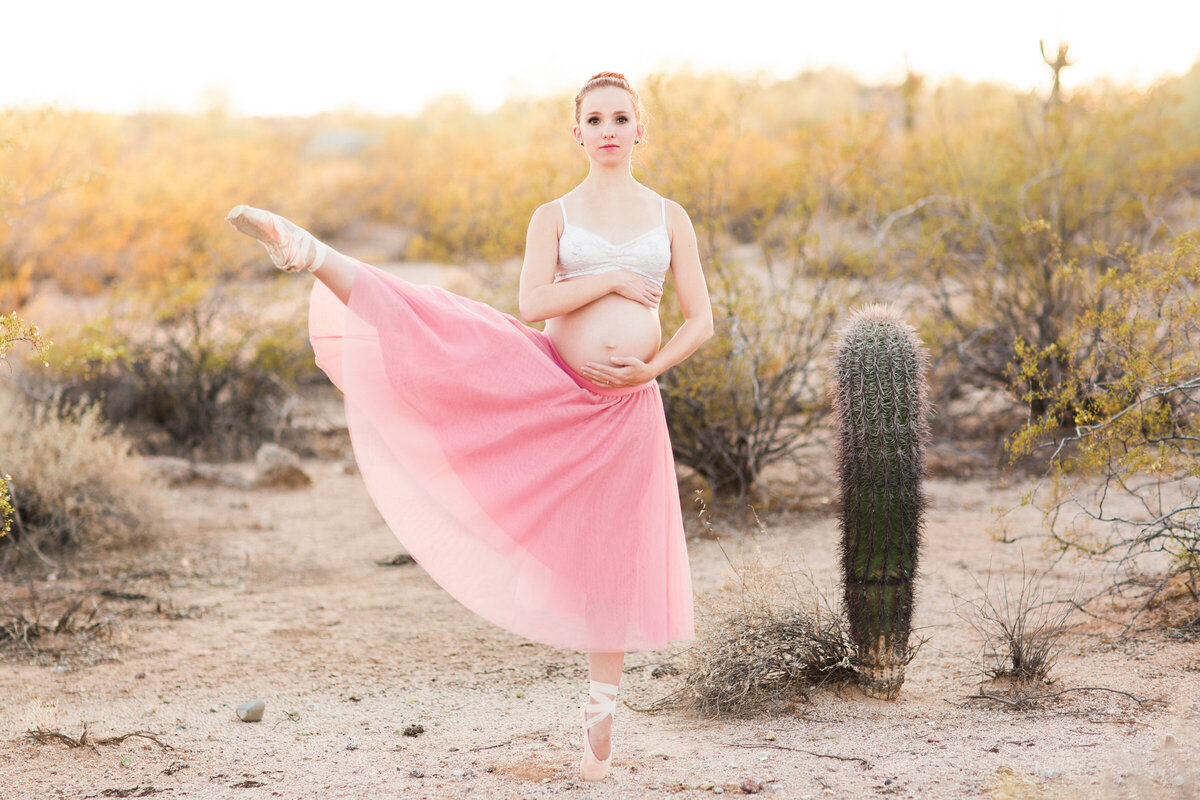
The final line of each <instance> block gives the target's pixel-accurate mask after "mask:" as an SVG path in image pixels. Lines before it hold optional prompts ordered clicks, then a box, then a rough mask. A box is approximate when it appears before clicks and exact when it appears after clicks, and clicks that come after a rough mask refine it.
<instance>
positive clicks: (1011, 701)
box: [964, 686, 1159, 708]
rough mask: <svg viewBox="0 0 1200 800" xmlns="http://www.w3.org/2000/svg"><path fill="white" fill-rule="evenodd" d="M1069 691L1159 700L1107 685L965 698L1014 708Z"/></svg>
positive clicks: (1150, 701) (1142, 702) (987, 694)
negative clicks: (1018, 694) (1009, 695)
mask: <svg viewBox="0 0 1200 800" xmlns="http://www.w3.org/2000/svg"><path fill="white" fill-rule="evenodd" d="M1068 692H1111V693H1113V694H1119V695H1121V696H1123V697H1128V698H1129V699H1130V700H1132V701H1133V702H1135V703H1137V704H1138V706H1139V707H1140V706H1142V705H1145V704H1146V703H1157V702H1159V701H1158V700H1155V699H1154V698H1152V697H1145V698H1142V697H1137V696H1135V695H1132V694H1130V693H1129V692H1123V691H1121V690H1120V689H1110V688H1108V687H1107V686H1076V687H1073V688H1070V689H1062V690H1061V691H1057V692H1051V693H1050V694H1037V695H1028V696H1022V697H1015V698H1013V697H1004V696H1002V695H998V694H989V693H988V692H983V691H981V692H980V693H979V694H973V695H968V696H967V697H965V698H964V699H965V700H967V701H968V702H969V701H971V700H992V701H995V702H997V703H1003V704H1004V705H1006V706H1012V707H1013V708H1025V707H1026V706H1028V705H1030V704H1031V703H1034V702H1037V701H1038V700H1051V699H1053V698H1055V697H1059V696H1061V695H1064V694H1067V693H1068Z"/></svg>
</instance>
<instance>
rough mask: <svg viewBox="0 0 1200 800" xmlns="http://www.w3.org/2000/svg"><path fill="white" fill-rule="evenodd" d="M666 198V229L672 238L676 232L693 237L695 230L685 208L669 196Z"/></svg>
mask: <svg viewBox="0 0 1200 800" xmlns="http://www.w3.org/2000/svg"><path fill="white" fill-rule="evenodd" d="M663 199H664V200H666V207H667V229H668V230H669V231H670V232H671V238H672V239H673V238H674V237H675V235H676V234H683V235H686V236H692V237H695V235H696V232H695V229H694V228H693V227H692V218H691V217H690V216H688V213H687V209H685V208H684V207H683V206H681V205H679V203H676V202H675V201H674V200H671V199H669V198H663Z"/></svg>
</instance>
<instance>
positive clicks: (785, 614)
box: [669, 565, 854, 717]
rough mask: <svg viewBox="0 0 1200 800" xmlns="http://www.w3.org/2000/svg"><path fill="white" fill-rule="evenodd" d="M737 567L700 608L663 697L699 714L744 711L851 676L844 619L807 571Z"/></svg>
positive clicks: (768, 707) (777, 706)
mask: <svg viewBox="0 0 1200 800" xmlns="http://www.w3.org/2000/svg"><path fill="white" fill-rule="evenodd" d="M736 572H737V583H736V584H734V585H733V586H732V587H730V591H729V592H728V593H725V594H724V595H723V596H722V595H718V596H716V597H714V598H710V599H709V600H708V602H707V605H705V606H702V609H703V610H702V615H701V619H700V623H701V624H700V635H699V637H698V639H697V642H696V644H694V645H693V646H692V647H691V648H690V649H689V650H688V651H687V652H686V653H685V655H684V664H683V669H682V679H683V685H682V687H681V688H680V689H679V691H678V692H676V693H675V695H673V696H672V697H671V698H669V702H671V703H679V704H682V705H684V706H686V707H689V708H692V709H694V710H695V711H696V712H697V713H699V714H701V715H702V716H705V717H722V716H744V715H749V714H755V713H761V712H764V711H778V710H781V709H782V708H784V707H786V706H788V705H791V704H794V703H797V702H803V701H805V700H807V699H808V697H809V694H810V692H812V691H813V690H815V689H817V688H819V687H821V686H823V685H826V684H829V683H838V682H845V681H847V680H851V679H852V678H853V675H854V673H853V670H852V669H851V666H850V664H851V661H852V658H851V656H852V648H851V644H850V638H849V630H848V627H847V623H846V620H845V617H844V616H843V615H842V614H841V613H840V612H838V611H837V610H835V609H833V608H831V606H830V605H829V604H828V603H827V602H826V600H825V597H824V595H823V594H822V593H821V592H820V591H819V590H818V589H817V587H816V586H815V584H814V583H813V582H812V580H811V578H810V577H809V576H803V575H797V574H789V572H788V570H786V569H780V568H779V566H778V565H775V566H773V567H767V566H765V565H743V566H741V567H739V568H738V569H737V570H736Z"/></svg>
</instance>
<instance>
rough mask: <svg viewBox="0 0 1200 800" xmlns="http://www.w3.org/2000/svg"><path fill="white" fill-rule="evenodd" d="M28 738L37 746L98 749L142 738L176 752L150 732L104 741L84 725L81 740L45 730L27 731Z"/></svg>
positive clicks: (136, 732)
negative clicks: (92, 735) (96, 737)
mask: <svg viewBox="0 0 1200 800" xmlns="http://www.w3.org/2000/svg"><path fill="white" fill-rule="evenodd" d="M25 736H26V738H28V739H30V740H32V741H34V742H36V743H37V744H50V743H51V742H62V743H63V744H65V745H66V746H67V747H93V748H94V747H96V746H97V745H114V744H120V743H121V742H123V741H125V740H126V739H132V738H135V737H136V738H140V739H149V740H150V741H152V742H154V743H155V744H156V745H158V746H159V747H161V748H163V749H164V750H174V749H175V748H174V747H172V746H171V745H169V744H167V743H166V742H162V741H159V739H158V737H157V736H155V735H154V734H153V733H150V732H149V731H133V732H131V733H124V734H121V735H120V736H106V737H104V738H102V739H92V738H91V737H89V736H88V726H87V723H84V726H83V732H82V733H80V734H79V738H77V739H74V738H71V737H70V736H68V735H66V734H65V733H61V732H59V731H48V730H46V729H44V728H38V729H37V730H33V731H25Z"/></svg>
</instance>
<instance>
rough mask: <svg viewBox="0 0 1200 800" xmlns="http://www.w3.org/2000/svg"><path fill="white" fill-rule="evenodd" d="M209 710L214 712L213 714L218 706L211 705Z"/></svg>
mask: <svg viewBox="0 0 1200 800" xmlns="http://www.w3.org/2000/svg"><path fill="white" fill-rule="evenodd" d="M208 710H209V711H210V712H212V713H213V714H215V713H217V707H216V706H209V707H208Z"/></svg>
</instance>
